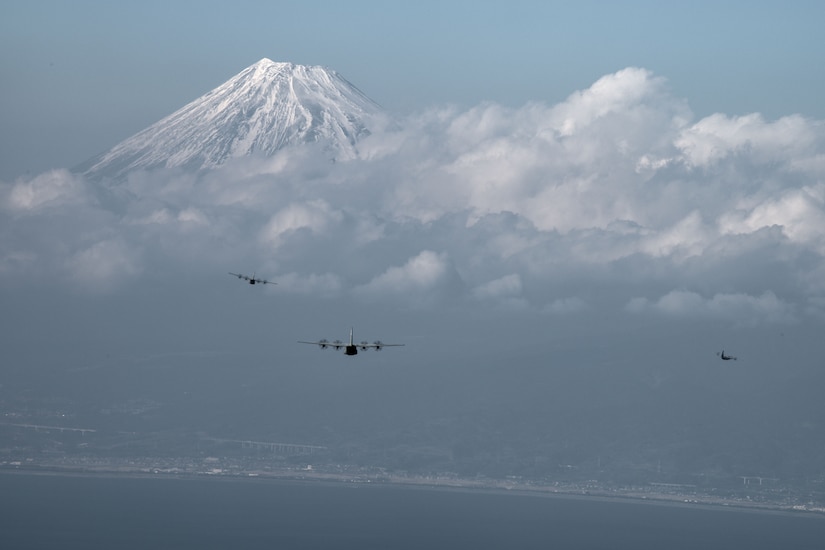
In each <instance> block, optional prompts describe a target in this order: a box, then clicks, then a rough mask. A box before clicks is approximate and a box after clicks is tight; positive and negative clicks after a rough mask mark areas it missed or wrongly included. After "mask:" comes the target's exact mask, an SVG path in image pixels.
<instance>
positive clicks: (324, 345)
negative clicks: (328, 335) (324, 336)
mask: <svg viewBox="0 0 825 550" xmlns="http://www.w3.org/2000/svg"><path fill="white" fill-rule="evenodd" d="M298 343H299V344H310V345H313V346H318V347H319V348H321V349H326V348H335V349H339V348H341V346H343V345H344V344H343V343H342V342H330V341H329V340H318V341H317V342H306V341H304V340H298Z"/></svg>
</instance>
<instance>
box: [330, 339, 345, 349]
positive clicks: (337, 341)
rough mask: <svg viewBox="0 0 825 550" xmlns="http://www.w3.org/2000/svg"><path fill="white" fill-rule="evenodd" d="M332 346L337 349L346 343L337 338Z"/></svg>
mask: <svg viewBox="0 0 825 550" xmlns="http://www.w3.org/2000/svg"><path fill="white" fill-rule="evenodd" d="M332 347H333V348H335V349H341V348H342V347H344V343H343V342H341V340H335V341H334V342H333V343H332Z"/></svg>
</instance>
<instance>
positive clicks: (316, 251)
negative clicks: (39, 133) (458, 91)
mask: <svg viewBox="0 0 825 550" xmlns="http://www.w3.org/2000/svg"><path fill="white" fill-rule="evenodd" d="M359 148H360V151H359V157H358V158H356V159H352V160H348V161H343V162H335V163H332V162H329V161H328V160H327V159H326V158H325V157H324V156H323V154H322V152H321V151H320V150H319V149H317V148H313V147H311V146H306V147H298V148H293V149H287V150H282V151H281V152H280V153H278V154H277V155H275V156H274V157H271V158H268V159H260V158H248V159H241V160H237V161H234V162H232V163H230V164H227V165H225V166H223V167H222V168H220V169H216V170H212V171H205V172H200V173H197V174H186V173H181V172H179V171H156V172H151V173H135V174H133V175H132V176H131V177H130V179H129V180H128V181H126V182H123V183H122V184H120V185H115V186H109V187H105V186H101V185H100V184H97V183H93V182H88V181H85V180H83V179H82V178H81V177H79V176H77V175H74V174H72V173H70V172H68V171H65V170H56V171H51V172H48V173H46V174H41V175H38V176H36V177H34V178H31V179H21V180H18V181H15V182H6V183H3V184H2V188H0V212H2V221H0V226H2V237H0V280H2V281H5V284H12V282H13V281H17V280H25V279H29V280H31V279H35V280H36V279H37V278H39V277H42V278H44V279H45V278H48V279H52V280H58V281H61V282H60V283H59V284H66V285H71V286H73V287H76V288H79V289H84V291H94V292H120V291H123V289H124V288H126V287H128V284H130V282H133V281H135V280H139V279H141V278H145V277H150V276H151V274H153V273H158V272H163V273H167V272H168V273H174V274H175V275H176V276H185V275H186V273H198V272H208V271H227V270H244V269H246V270H248V271H252V270H255V271H256V272H257V273H259V274H265V276H266V277H268V278H271V279H275V280H279V279H280V280H281V281H282V283H283V284H280V285H279V286H278V287H277V291H278V292H287V293H296V294H301V293H312V294H314V295H318V296H322V297H335V296H351V297H355V298H358V299H365V298H367V299H372V300H381V301H388V302H391V303H395V304H400V305H404V306H410V307H430V308H438V307H441V306H443V305H444V304H445V303H449V304H452V305H455V304H462V303H466V304H475V306H483V307H492V308H495V307H502V308H509V309H513V308H516V309H519V310H533V311H536V312H539V313H542V314H547V315H580V314H582V313H584V312H588V311H598V310H600V309H604V308H612V309H614V310H619V311H625V312H632V313H634V314H647V315H667V316H676V317H687V318H697V317H703V316H716V317H720V318H724V319H728V320H730V321H731V322H734V323H742V322H749V323H763V322H764V323H787V322H795V321H798V320H799V319H801V318H803V317H804V316H806V315H815V316H822V314H823V312H824V311H825V262H823V257H824V256H825V126H824V125H823V122H822V121H817V120H809V119H805V118H803V117H800V116H797V115H789V116H787V117H783V118H780V119H778V120H774V121H768V120H764V119H763V117H762V116H760V115H759V114H756V113H754V114H750V115H746V116H739V117H734V116H728V115H725V114H721V113H719V114H714V115H712V116H709V117H706V118H704V119H701V120H694V117H693V115H692V113H691V111H690V109H689V107H688V102H687V101H686V100H684V99H681V98H677V97H673V95H672V94H671V93H670V91H669V89H668V86H667V81H666V80H665V79H663V78H661V77H658V76H655V75H653V74H652V73H650V72H649V71H647V70H644V69H639V68H628V69H624V70H622V71H619V72H617V73H615V74H611V75H607V76H605V77H603V78H601V79H600V80H598V81H597V82H595V83H594V84H593V85H592V86H591V87H590V88H588V89H586V90H582V91H578V92H575V93H573V94H572V95H570V97H568V98H567V100H566V101H564V102H562V103H559V104H557V105H547V104H544V103H541V102H533V103H529V104H527V105H524V106H522V107H520V108H507V107H503V106H501V105H497V104H494V103H485V104H481V105H478V106H475V107H473V108H471V109H467V110H460V109H456V108H451V107H438V108H433V109H430V110H427V111H425V112H420V113H416V114H413V115H410V116H409V117H407V118H405V119H404V120H399V121H397V124H394V125H392V126H389V125H388V127H387V128H385V129H375V130H374V131H373V133H372V135H370V136H369V137H368V138H366V139H365V140H363V141H362V142H360V144H359ZM63 281H65V282H63Z"/></svg>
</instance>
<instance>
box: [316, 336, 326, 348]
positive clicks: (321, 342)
mask: <svg viewBox="0 0 825 550" xmlns="http://www.w3.org/2000/svg"><path fill="white" fill-rule="evenodd" d="M318 347H319V348H321V349H327V339H326V338H324V339H322V340H321V341H319V342H318Z"/></svg>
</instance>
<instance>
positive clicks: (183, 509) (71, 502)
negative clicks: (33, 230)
mask: <svg viewBox="0 0 825 550" xmlns="http://www.w3.org/2000/svg"><path fill="white" fill-rule="evenodd" d="M0 548H2V549H15V550H23V549H34V548H38V549H48V548H61V549H67V550H74V549H82V548H83V549H85V548H105V549H116V548H117V549H123V550H132V549H135V550H137V549H149V548H152V549H164V548H169V549H172V548H174V549H179V550H188V549H192V550H195V549H198V550H200V549H213V548H216V549H217V548H232V549H258V548H268V549H281V548H283V549H314V548H340V549H349V548H352V549H367V548H381V549H401V550H404V549H423V548H427V549H433V548H462V549H464V548H472V549H487V548H489V549H493V548H496V549H504V548H506V549H529V548H541V549H548V548H562V549H574V548H587V549H598V548H604V549H614V550H615V549H625V548H627V549H647V548H649V549H668V550H674V549H682V548H685V549H687V548H691V549H693V548H701V549H705V550H712V549H738V548H743V549H748V550H762V549H764V550H768V549H771V550H773V549H779V548H781V549H811V550H821V549H822V548H825V516H817V515H813V514H804V513H794V512H773V511H759V510H750V509H740V508H730V507H721V506H718V507H713V506H695V505H673V504H662V503H653V502H649V501H641V500H638V501H633V500H621V499H614V500H608V499H599V498H596V497H569V496H537V495H531V494H513V493H508V492H506V491H477V490H453V489H429V488H416V487H405V486H395V485H374V484H347V483H337V482H336V483H333V482H288V481H271V480H264V479H260V478H256V479H254V480H253V479H249V480H247V479H239V478H215V477H202V478H197V477H193V478H173V477H167V478H162V477H148V476H147V477H135V476H126V477H117V476H67V475H46V474H37V475H33V474H17V473H16V474H0Z"/></svg>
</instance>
